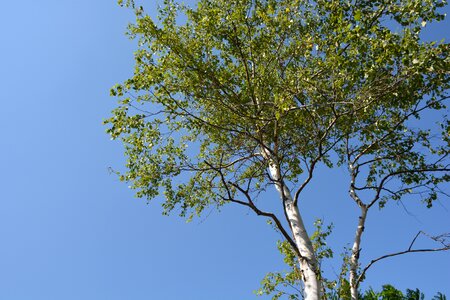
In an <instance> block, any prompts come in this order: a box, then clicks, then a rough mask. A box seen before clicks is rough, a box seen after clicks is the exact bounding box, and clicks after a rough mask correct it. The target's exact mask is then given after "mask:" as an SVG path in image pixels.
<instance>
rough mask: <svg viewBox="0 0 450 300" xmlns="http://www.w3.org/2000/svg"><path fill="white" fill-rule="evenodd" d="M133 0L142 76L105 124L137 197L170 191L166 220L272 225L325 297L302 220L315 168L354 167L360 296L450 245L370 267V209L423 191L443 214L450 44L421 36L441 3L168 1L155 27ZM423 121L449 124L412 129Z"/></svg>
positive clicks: (315, 291)
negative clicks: (363, 258) (219, 216)
mask: <svg viewBox="0 0 450 300" xmlns="http://www.w3.org/2000/svg"><path fill="white" fill-rule="evenodd" d="M119 2H120V1H119ZM122 4H123V3H122ZM126 5H127V6H130V7H133V8H135V10H136V22H135V23H134V24H131V25H130V26H129V34H130V36H131V37H132V38H135V39H137V41H138V45H139V47H138V50H137V51H136V52H135V62H136V66H135V69H134V75H133V76H132V78H130V79H128V80H126V81H125V82H124V83H123V84H119V85H116V86H115V87H114V88H113V89H112V90H111V94H112V95H113V96H117V97H118V98H119V105H118V107H117V108H116V109H115V110H114V111H113V115H112V116H111V117H110V118H109V119H107V120H106V121H105V123H107V124H108V125H109V127H108V133H109V134H110V135H111V137H112V138H113V139H116V138H119V139H121V140H122V141H123V143H124V145H125V153H126V155H127V157H128V159H127V164H126V168H127V170H126V171H125V172H123V173H120V174H119V176H120V178H121V180H123V181H126V182H129V183H130V185H131V187H132V188H133V189H135V190H136V194H137V196H138V197H142V198H146V199H148V200H151V199H153V198H155V197H157V196H158V195H163V196H164V198H165V201H164V204H163V211H164V213H165V214H168V213H170V212H172V211H177V212H178V213H179V214H180V215H181V216H183V217H187V218H192V217H194V216H197V215H200V214H201V213H202V212H203V211H204V210H205V208H207V207H211V206H213V207H220V206H222V205H227V204H232V205H236V206H244V207H247V208H249V209H251V210H252V211H253V212H254V213H255V214H257V215H259V216H262V217H264V218H267V219H269V220H270V221H271V222H272V223H273V224H274V226H275V227H276V229H277V230H278V231H279V232H280V233H281V235H282V236H283V238H284V241H283V242H282V243H283V245H284V247H285V252H286V253H287V252H290V253H291V256H292V257H293V260H292V261H293V267H295V268H296V269H297V270H298V272H297V274H298V276H297V277H296V279H292V280H293V281H295V282H297V283H298V284H299V290H301V297H303V298H304V299H307V300H316V299H325V298H326V297H327V293H326V290H327V287H326V280H325V279H324V277H323V275H322V272H321V269H320V263H319V260H320V255H319V254H318V248H317V247H316V246H315V242H314V239H312V238H311V235H310V234H311V233H308V232H307V230H306V227H305V224H304V222H303V218H302V216H304V214H305V213H309V214H314V212H304V211H302V209H301V207H300V205H299V201H300V199H301V198H302V195H303V192H304V190H305V188H306V187H307V186H308V185H309V184H310V182H311V181H312V179H313V177H314V176H315V174H316V173H317V171H316V170H317V166H318V165H321V164H323V165H326V166H327V167H329V168H335V167H336V168H338V167H341V168H346V169H348V174H349V176H348V185H347V186H345V187H342V188H343V189H346V190H348V191H349V196H348V201H353V202H354V203H355V205H356V207H358V209H359V210H360V216H359V219H358V220H355V225H356V228H355V236H354V237H353V238H350V239H353V246H352V249H351V251H350V253H349V256H348V264H347V267H346V268H347V270H348V272H344V273H345V274H347V275H346V276H348V277H347V279H346V280H347V282H348V284H349V288H350V292H351V298H352V299H358V288H359V285H360V283H361V282H362V281H363V280H364V279H365V276H366V273H367V271H368V270H369V268H370V267H371V266H372V265H373V264H374V263H376V262H377V261H379V260H382V259H385V258H388V257H392V256H396V255H400V254H405V253H410V252H429V251H441V250H448V249H449V245H448V243H447V242H446V239H445V236H441V237H433V238H435V240H436V242H437V244H438V246H437V247H436V248H433V249H416V248H415V247H414V241H415V240H416V238H418V236H416V238H414V240H413V241H412V243H411V245H410V246H409V248H407V249H406V250H405V251H400V252H398V253H391V254H387V255H386V257H381V258H374V259H373V260H372V261H370V263H369V264H368V265H367V266H362V265H361V263H360V260H359V259H360V254H361V252H360V249H361V243H362V238H363V233H364V228H365V223H366V219H367V218H368V215H369V211H370V209H372V208H373V207H383V205H384V204H386V203H387V202H388V201H400V200H401V199H403V198H405V197H414V196H417V198H418V199H420V200H421V201H423V202H424V204H425V205H427V206H428V207H431V206H432V205H433V202H434V201H435V200H436V199H438V198H439V197H442V195H443V194H445V191H444V190H442V184H444V183H446V182H448V180H449V178H450V175H449V170H450V166H449V157H448V156H449V155H448V154H449V150H448V149H449V147H448V146H449V143H450V139H449V121H448V120H447V118H446V115H445V114H446V112H447V109H446V102H447V100H448V98H449V93H448V91H449V85H450V83H449V82H450V81H449V79H450V76H449V70H450V59H449V56H448V54H449V52H450V46H449V44H446V43H444V42H424V41H422V40H421V39H420V36H421V31H422V30H423V28H424V27H426V26H427V24H430V23H432V22H438V21H440V20H443V18H444V15H443V14H441V13H440V12H439V9H440V8H441V7H443V6H444V5H445V2H444V1H437V0H426V1H422V0H421V1H417V0H405V1H393V0H380V1H365V0H361V1H352V0H348V1H347V0H346V1H343V0H340V1H338V0H331V1H328V0H327V1H320V0H318V1H306V0H199V1H198V3H197V4H196V5H195V6H194V7H189V6H184V5H182V4H179V3H177V2H175V1H174V0H173V1H172V0H166V1H164V4H163V5H162V6H161V7H160V9H159V17H158V19H153V18H151V17H150V16H149V15H147V14H145V12H144V10H143V8H142V7H138V6H137V5H135V4H134V3H132V2H131V1H128V3H126ZM424 114H431V115H432V116H433V118H434V119H436V120H437V121H439V124H438V125H437V126H431V125H430V126H429V128H416V127H415V126H414V124H415V123H414V122H415V120H416V119H419V118H420V117H421V116H422V115H424ZM317 180H320V179H317ZM270 189H275V190H276V191H277V192H278V195H279V199H271V198H270V199H268V198H267V197H265V194H266V191H268V190H270ZM263 201H271V202H276V203H278V205H279V206H280V207H281V210H282V211H283V214H281V215H278V214H276V213H275V212H273V211H265V210H263V209H262V208H261V207H260V206H259V203H262V202H263ZM318 201H319V200H318ZM322 205H326V202H324V203H323V204H322ZM316 213H318V212H316ZM418 235H421V233H420V234H418ZM316 237H317V236H316ZM297 279H298V281H297Z"/></svg>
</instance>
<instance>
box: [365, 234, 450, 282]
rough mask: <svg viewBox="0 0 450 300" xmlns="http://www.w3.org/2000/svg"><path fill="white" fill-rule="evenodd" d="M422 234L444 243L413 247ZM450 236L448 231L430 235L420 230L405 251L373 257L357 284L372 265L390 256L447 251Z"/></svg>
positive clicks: (449, 248)
mask: <svg viewBox="0 0 450 300" xmlns="http://www.w3.org/2000/svg"><path fill="white" fill-rule="evenodd" d="M420 235H424V236H426V237H428V238H430V239H432V240H433V241H435V242H438V243H440V244H441V245H442V247H438V248H421V249H413V247H414V244H415V242H416V241H417V239H418V237H419V236H420ZM449 237H450V233H446V234H442V235H439V236H430V235H428V234H426V233H425V232H423V231H419V232H418V233H417V234H416V235H415V236H414V238H413V239H412V241H411V243H410V244H409V247H408V249H406V250H404V251H399V252H394V253H390V254H386V255H383V256H380V257H378V258H376V259H373V260H372V261H370V263H369V264H368V265H367V266H366V267H364V269H363V270H362V271H361V274H360V275H359V277H358V279H357V284H359V283H361V281H362V280H363V279H364V277H365V275H366V272H367V270H369V268H370V267H372V266H373V265H374V264H375V263H376V262H378V261H380V260H383V259H386V258H390V257H394V256H399V255H403V254H407V253H419V252H438V251H447V250H450V243H449V242H448V241H447V239H448V238H449Z"/></svg>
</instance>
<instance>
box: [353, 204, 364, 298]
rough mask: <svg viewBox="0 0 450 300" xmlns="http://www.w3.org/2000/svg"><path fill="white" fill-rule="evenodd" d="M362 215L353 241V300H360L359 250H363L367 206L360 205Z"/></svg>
mask: <svg viewBox="0 0 450 300" xmlns="http://www.w3.org/2000/svg"><path fill="white" fill-rule="evenodd" d="M360 208H361V215H360V216H359V221H358V227H357V228H356V234H355V241H354V242H353V247H352V255H351V257H350V278H349V279H350V293H351V297H352V300H358V282H357V280H358V273H357V272H358V266H359V254H360V253H359V252H360V250H361V237H362V234H363V232H364V226H365V223H366V217H367V207H366V206H365V205H362V206H360Z"/></svg>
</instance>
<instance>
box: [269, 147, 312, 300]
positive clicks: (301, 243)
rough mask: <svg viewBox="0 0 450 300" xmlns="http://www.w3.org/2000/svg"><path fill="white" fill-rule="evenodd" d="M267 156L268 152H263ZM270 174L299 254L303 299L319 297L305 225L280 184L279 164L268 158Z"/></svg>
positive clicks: (309, 299) (310, 299)
mask: <svg viewBox="0 0 450 300" xmlns="http://www.w3.org/2000/svg"><path fill="white" fill-rule="evenodd" d="M265 154H266V155H267V156H268V153H267V152H266V153H265ZM269 171H270V175H271V176H272V178H273V179H274V182H275V186H276V189H277V191H278V192H279V194H280V197H281V199H282V200H283V202H284V209H285V211H286V215H287V218H288V221H289V225H290V227H291V230H292V234H293V236H294V241H295V244H296V245H297V249H298V251H299V252H300V254H301V256H302V257H301V258H300V259H299V265H300V270H301V273H302V279H303V283H304V285H305V289H304V293H305V298H304V299H305V300H320V299H321V283H320V280H319V278H318V276H317V265H318V264H317V259H316V256H315V253H314V248H313V246H312V243H311V239H310V238H309V236H308V233H307V232H306V228H305V225H304V223H303V220H302V217H301V215H300V212H299V210H298V207H297V206H296V205H295V204H294V200H293V198H292V195H291V192H290V191H289V189H288V188H287V187H286V186H284V185H283V184H282V181H281V175H280V168H279V166H278V165H277V164H276V163H275V162H273V161H272V160H270V159H269Z"/></svg>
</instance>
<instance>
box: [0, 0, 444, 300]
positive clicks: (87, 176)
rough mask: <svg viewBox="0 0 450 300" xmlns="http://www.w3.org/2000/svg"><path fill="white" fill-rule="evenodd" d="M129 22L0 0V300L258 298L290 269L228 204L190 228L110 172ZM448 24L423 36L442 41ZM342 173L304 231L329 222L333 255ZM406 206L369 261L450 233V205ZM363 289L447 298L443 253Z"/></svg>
mask: <svg viewBox="0 0 450 300" xmlns="http://www.w3.org/2000/svg"><path fill="white" fill-rule="evenodd" d="M148 3H149V4H147V5H146V7H147V8H148V11H149V12H150V13H151V9H152V8H154V4H155V3H154V2H152V1H148ZM447 11H449V10H448V9H447ZM132 20H133V15H132V13H131V12H130V11H128V10H126V9H121V8H120V7H118V6H117V5H116V1H115V0H43V1H36V0H21V1H3V3H2V6H1V9H0V28H2V31H1V37H0V38H1V47H0V86H1V93H0V104H1V106H0V107H1V108H0V112H1V117H0V130H1V132H2V138H1V139H0V166H1V169H0V170H1V171H0V187H1V189H0V300H22V299H23V300H28V299H33V300H53V299H54V300H56V299H57V300H60V299H77V300H79V299H83V300H116V299H117V300H120V299H131V300H141V299H158V300H166V299H167V300H172V299H173V300H175V299H187V300H206V299H217V300H221V299H224V300H225V299H227V300H230V299H233V300H235V299H263V298H257V297H256V296H254V295H253V293H252V291H253V290H256V289H257V288H258V286H259V281H260V280H261V279H262V277H263V276H264V274H265V273H266V272H268V271H276V270H282V269H283V268H284V266H283V264H282V261H281V259H280V257H279V256H278V253H277V250H276V247H275V241H276V239H277V235H276V234H275V233H274V232H272V231H271V229H270V228H269V227H268V226H267V225H266V224H265V221H264V220H263V219H261V218H257V217H254V216H253V215H252V214H251V213H250V212H248V211H246V210H243V209H241V208H235V207H232V206H229V207H226V208H224V209H223V211H222V212H220V213H217V212H215V211H213V212H211V214H210V215H209V216H208V217H207V218H205V219H200V220H198V219H197V220H195V221H193V222H192V223H190V224H185V222H184V220H182V219H179V218H177V217H176V216H171V217H163V216H161V210H160V207H159V203H158V201H155V202H152V203H151V204H150V205H147V204H146V202H145V201H144V200H138V199H135V198H134V197H133V194H132V192H131V191H130V190H128V189H127V186H126V185H125V184H123V183H120V182H119V181H118V180H117V178H116V177H115V176H113V175H110V174H109V173H108V167H110V166H112V167H120V166H121V165H122V164H123V161H124V156H123V154H122V149H121V145H120V144H119V143H117V142H112V141H110V140H109V137H108V136H107V135H106V134H105V133H104V130H105V128H104V127H103V126H102V125H101V123H102V119H104V118H106V117H108V116H109V112H110V110H111V109H112V108H113V107H114V106H115V101H116V99H113V98H110V97H109V88H110V87H111V86H113V85H114V84H115V83H118V82H121V81H123V80H125V79H126V78H128V77H129V76H130V75H131V73H132V69H133V58H132V53H133V51H134V50H135V44H134V43H133V42H130V41H129V40H128V39H127V38H126V37H125V36H124V32H125V27H126V25H127V23H128V22H129V21H132ZM449 24H450V23H449V22H448V21H447V22H446V23H444V24H441V25H440V26H437V27H432V28H430V32H432V33H433V36H431V35H429V36H427V38H432V37H435V38H439V39H440V38H441V37H444V36H445V37H447V39H448V38H450V36H449V30H448V29H449V28H450V26H449ZM446 30H447V31H446ZM344 175H345V172H344V171H342V170H335V171H333V172H332V173H330V174H329V175H327V176H325V177H322V179H321V180H319V181H316V182H315V183H314V185H313V186H312V187H311V188H310V189H309V190H308V194H307V197H306V200H304V201H303V202H302V204H301V205H302V209H303V210H305V211H306V212H311V213H309V214H308V215H307V216H306V218H305V219H306V222H307V223H308V224H311V223H312V222H313V220H314V219H315V217H324V218H325V219H326V221H329V222H331V221H333V222H334V223H335V227H336V230H335V232H334V234H333V236H332V237H331V239H330V243H332V245H341V246H342V245H346V244H347V243H349V242H350V240H351V237H352V236H353V228H354V222H355V220H354V219H353V218H354V216H355V215H356V213H357V211H356V210H355V208H354V206H353V204H352V203H350V202H349V200H348V198H347V195H346V194H345V191H344V193H343V192H340V191H339V190H340V181H339V178H341V177H343V176H344ZM318 200H320V201H323V200H326V203H328V204H327V205H326V206H322V207H317V203H318ZM408 209H409V210H410V212H411V213H412V214H414V215H416V217H412V216H410V215H408V214H407V213H406V212H405V210H404V209H403V208H402V207H401V206H398V205H395V204H393V205H389V206H388V207H387V208H386V210H385V211H383V212H380V213H378V212H376V213H374V214H373V215H372V216H371V217H372V219H371V220H370V224H369V225H368V227H367V236H368V237H367V239H366V240H365V241H364V242H365V244H364V246H363V251H364V252H365V254H364V255H367V256H365V258H366V259H368V258H369V257H372V256H376V255H380V254H384V251H386V250H390V251H396V250H403V249H404V248H405V247H407V244H408V242H409V241H410V239H411V238H412V236H413V235H414V234H415V233H416V232H417V231H418V230H419V229H424V230H426V231H429V232H430V233H441V232H445V231H449V229H450V205H449V203H448V199H444V200H442V201H441V203H440V204H438V205H436V207H435V209H433V210H431V211H427V210H424V209H422V208H420V206H418V205H415V204H408ZM348 212H350V213H348ZM333 266H334V268H335V269H336V271H337V270H338V268H339V264H338V262H337V261H335V262H332V263H331V264H328V265H327V268H329V269H330V270H332V268H333ZM367 282H368V283H369V284H370V285H372V286H374V287H375V288H378V287H379V286H380V285H381V284H383V283H395V285H396V286H398V287H399V288H402V289H404V288H407V287H411V288H416V287H418V288H420V289H422V290H423V291H424V292H426V294H427V295H428V296H429V297H431V296H432V295H433V294H434V293H435V292H436V291H442V292H445V293H447V295H448V296H450V287H449V286H450V285H449V282H450V253H438V254H429V255H427V254H425V255H424V254H422V255H421V254H417V255H410V256H404V257H402V258H394V259H391V260H389V261H386V262H384V263H380V265H378V266H377V267H374V268H373V269H372V271H371V272H370V273H369V274H368V278H367Z"/></svg>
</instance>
